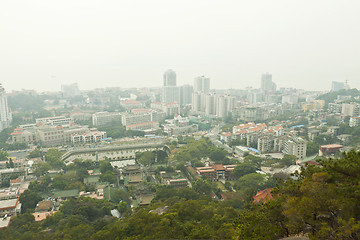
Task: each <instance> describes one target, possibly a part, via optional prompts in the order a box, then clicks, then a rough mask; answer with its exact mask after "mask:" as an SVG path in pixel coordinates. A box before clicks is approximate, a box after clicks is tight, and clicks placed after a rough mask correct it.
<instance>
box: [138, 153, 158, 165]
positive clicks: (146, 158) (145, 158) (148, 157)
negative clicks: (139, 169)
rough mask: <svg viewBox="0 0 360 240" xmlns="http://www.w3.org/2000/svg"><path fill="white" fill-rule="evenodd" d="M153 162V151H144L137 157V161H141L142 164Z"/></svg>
mask: <svg viewBox="0 0 360 240" xmlns="http://www.w3.org/2000/svg"><path fill="white" fill-rule="evenodd" d="M154 162H155V154H154V152H150V151H146V152H144V153H142V155H141V156H140V158H139V163H141V164H142V165H146V166H149V165H151V164H152V163H154Z"/></svg>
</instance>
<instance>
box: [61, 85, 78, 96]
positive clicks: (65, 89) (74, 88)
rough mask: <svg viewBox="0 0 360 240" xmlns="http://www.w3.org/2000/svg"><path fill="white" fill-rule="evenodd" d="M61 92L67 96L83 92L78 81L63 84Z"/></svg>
mask: <svg viewBox="0 0 360 240" xmlns="http://www.w3.org/2000/svg"><path fill="white" fill-rule="evenodd" d="M61 92H62V94H63V96H64V97H65V98H68V97H74V96H79V95H80V94H81V92H80V90H79V86H78V84H77V83H73V84H70V85H61Z"/></svg>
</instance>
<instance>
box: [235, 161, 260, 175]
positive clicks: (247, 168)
mask: <svg viewBox="0 0 360 240" xmlns="http://www.w3.org/2000/svg"><path fill="white" fill-rule="evenodd" d="M255 172H256V167H255V165H254V164H253V163H250V162H244V163H241V164H239V165H237V166H236V167H235V169H234V170H233V171H232V172H231V174H232V175H233V176H234V177H236V178H240V177H242V176H244V175H246V174H249V173H255Z"/></svg>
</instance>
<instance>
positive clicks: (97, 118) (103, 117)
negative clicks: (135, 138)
mask: <svg viewBox="0 0 360 240" xmlns="http://www.w3.org/2000/svg"><path fill="white" fill-rule="evenodd" d="M121 118H122V115H121V113H119V112H97V113H94V114H93V115H92V123H93V125H94V126H104V125H107V124H109V123H112V122H121Z"/></svg>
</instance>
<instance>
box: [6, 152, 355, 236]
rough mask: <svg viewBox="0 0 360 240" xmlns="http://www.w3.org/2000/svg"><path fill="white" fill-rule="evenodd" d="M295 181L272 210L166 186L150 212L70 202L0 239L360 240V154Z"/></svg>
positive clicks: (22, 221)
mask: <svg viewBox="0 0 360 240" xmlns="http://www.w3.org/2000/svg"><path fill="white" fill-rule="evenodd" d="M294 177H295V179H296V180H294V179H293V180H287V181H284V182H279V183H278V187H276V188H275V189H274V190H273V191H272V195H273V198H274V199H273V200H271V201H269V202H267V203H265V204H253V203H251V204H249V203H250V201H249V200H246V199H244V200H241V201H243V202H244V204H238V202H237V201H234V200H232V201H226V200H225V201H220V200H213V199H212V198H211V197H208V196H206V195H203V194H199V193H197V192H195V191H194V190H193V189H189V188H187V189H180V190H177V189H174V188H169V187H164V186H162V187H158V188H157V196H156V198H155V199H154V200H153V201H152V203H151V205H149V206H147V207H139V208H137V209H136V210H135V211H134V212H131V211H130V210H129V209H128V208H126V207H125V208H123V206H121V205H120V204H119V206H118V209H119V210H120V211H121V212H122V213H123V214H122V215H123V218H122V219H117V218H115V217H110V210H111V209H113V208H114V205H113V204H112V203H110V202H108V201H105V200H94V199H90V198H86V197H82V198H79V199H76V200H70V201H67V202H65V204H64V205H63V206H62V207H61V209H60V211H58V212H57V213H56V214H54V215H53V216H51V217H48V218H47V219H46V220H44V221H42V222H34V217H33V216H32V215H31V214H29V213H26V214H22V215H19V216H17V217H15V218H14V219H13V220H12V222H11V225H10V227H9V228H8V229H3V230H1V231H0V239H279V238H281V237H287V236H293V235H301V234H304V235H308V236H309V237H310V238H312V239H360V221H359V220H360V205H359V202H360V186H359V184H360V153H359V152H355V151H351V152H349V153H347V154H345V155H344V156H343V157H342V158H340V159H328V160H324V161H322V162H320V166H309V167H307V168H306V169H303V171H302V172H301V173H299V174H297V175H296V176H294ZM239 201H240V200H239ZM166 206H167V207H166ZM151 210H156V211H155V212H154V211H151Z"/></svg>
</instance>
